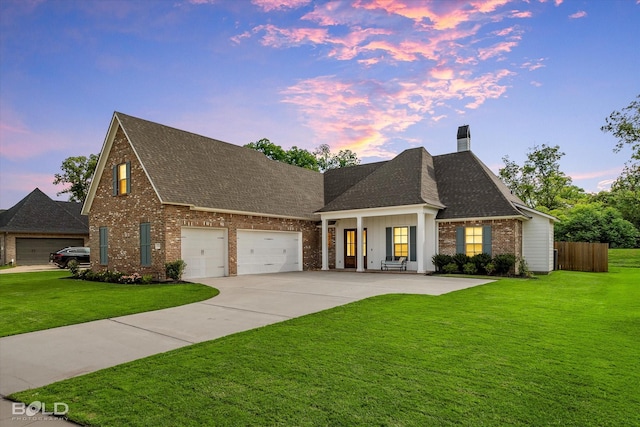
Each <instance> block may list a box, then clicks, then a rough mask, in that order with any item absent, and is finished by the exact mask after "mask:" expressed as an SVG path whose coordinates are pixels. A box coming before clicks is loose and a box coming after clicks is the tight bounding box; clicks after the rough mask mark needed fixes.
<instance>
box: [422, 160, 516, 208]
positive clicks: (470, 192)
mask: <svg viewBox="0 0 640 427" xmlns="http://www.w3.org/2000/svg"><path fill="white" fill-rule="evenodd" d="M433 163H434V166H435V170H436V179H437V181H438V193H439V194H440V200H442V203H443V204H444V205H445V206H446V208H445V209H442V210H441V211H440V212H439V213H438V216H437V218H438V219H459V218H480V217H497V216H498V217H499V216H514V215H515V216H518V215H519V216H522V215H523V213H522V212H520V211H519V210H518V209H517V207H516V206H515V205H514V203H515V204H520V205H523V206H524V205H525V204H524V202H522V201H521V200H520V199H519V198H518V197H516V196H515V195H513V194H511V191H510V190H509V188H507V186H506V185H505V184H504V183H503V182H502V181H500V179H499V178H498V177H497V176H496V175H495V174H494V173H493V172H491V170H490V169H489V168H488V167H487V166H486V165H485V164H484V163H482V162H481V161H480V159H478V158H477V157H476V156H475V155H474V154H473V153H472V152H471V151H462V152H458V153H451V154H444V155H441V156H435V157H434V158H433Z"/></svg>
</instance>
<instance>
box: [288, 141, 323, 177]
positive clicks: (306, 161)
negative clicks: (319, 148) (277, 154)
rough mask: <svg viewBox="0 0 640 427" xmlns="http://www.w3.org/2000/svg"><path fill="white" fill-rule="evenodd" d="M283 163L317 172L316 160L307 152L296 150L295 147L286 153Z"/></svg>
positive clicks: (300, 149) (301, 149)
mask: <svg viewBox="0 0 640 427" xmlns="http://www.w3.org/2000/svg"><path fill="white" fill-rule="evenodd" d="M285 163H289V164H290V165H294V166H300V167H301V168H306V169H311V170H312V171H319V170H320V169H319V167H318V160H317V159H316V157H315V156H314V155H313V154H311V153H310V152H309V151H307V150H305V149H303V148H298V147H296V146H295V145H294V146H293V147H291V149H290V150H287V151H286V157H285Z"/></svg>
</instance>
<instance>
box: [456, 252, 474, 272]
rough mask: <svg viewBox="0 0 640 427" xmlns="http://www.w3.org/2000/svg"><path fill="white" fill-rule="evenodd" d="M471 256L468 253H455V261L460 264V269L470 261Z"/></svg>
mask: <svg viewBox="0 0 640 427" xmlns="http://www.w3.org/2000/svg"><path fill="white" fill-rule="evenodd" d="M469 259H470V258H469V256H468V255H467V254H455V255H454V256H453V262H455V263H456V264H457V265H458V270H462V266H464V265H465V264H466V263H468V262H469Z"/></svg>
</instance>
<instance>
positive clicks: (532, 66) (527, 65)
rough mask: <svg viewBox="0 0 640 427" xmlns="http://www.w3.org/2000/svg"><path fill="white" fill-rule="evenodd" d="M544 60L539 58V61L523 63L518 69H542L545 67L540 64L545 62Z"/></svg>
mask: <svg viewBox="0 0 640 427" xmlns="http://www.w3.org/2000/svg"><path fill="white" fill-rule="evenodd" d="M545 59H546V58H539V59H534V60H532V61H527V62H524V63H523V64H522V65H520V68H525V69H527V70H529V71H535V70H537V69H538V68H543V67H544V66H545V65H544V64H543V63H542V62H543V61H545Z"/></svg>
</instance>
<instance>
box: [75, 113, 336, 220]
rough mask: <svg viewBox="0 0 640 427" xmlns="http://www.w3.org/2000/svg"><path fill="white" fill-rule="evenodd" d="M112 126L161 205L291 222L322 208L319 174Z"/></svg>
mask: <svg viewBox="0 0 640 427" xmlns="http://www.w3.org/2000/svg"><path fill="white" fill-rule="evenodd" d="M111 126H112V127H114V126H121V127H122V129H123V131H124V133H125V135H126V136H127V139H128V141H129V143H130V144H131V147H132V148H133V150H134V152H135V153H136V156H137V157H138V160H139V161H140V164H141V165H142V167H143V169H144V171H145V173H146V174H147V177H148V178H149V181H150V182H151V184H152V185H153V187H154V189H155V191H156V193H157V195H158V197H159V199H160V201H161V202H162V203H167V204H179V205H189V206H193V207H196V208H205V209H213V210H221V211H222V210H224V211H234V212H239V213H248V214H252V213H254V214H266V215H275V216H284V217H293V218H313V217H314V214H313V212H315V211H317V210H318V209H319V208H321V207H322V205H323V182H324V180H323V176H322V174H321V173H319V172H315V171H310V170H307V169H303V168H300V167H297V166H292V165H288V164H284V163H280V162H276V161H274V160H271V159H268V158H267V157H266V156H265V155H264V154H262V153H260V152H257V151H255V150H251V149H248V148H244V147H240V146H237V145H233V144H229V143H226V142H222V141H218V140H215V139H211V138H207V137H204V136H201V135H196V134H194V133H190V132H186V131H182V130H179V129H175V128H171V127H168V126H164V125H161V124H158V123H153V122H150V121H147V120H142V119H139V118H135V117H132V116H128V115H126V114H122V113H118V112H116V113H114V120H113V121H112V125H111ZM109 134H115V132H114V131H112V130H110V132H109ZM110 144H111V143H110V142H109V141H107V142H105V146H104V147H103V151H107V152H108V151H109V149H110ZM104 155H105V153H104V152H103V153H102V154H101V156H104ZM107 155H108V154H107ZM99 167H100V168H101V169H100V172H99V173H104V161H103V162H102V164H100V162H99ZM96 176H97V177H98V175H96ZM97 179H99V177H98V178H97ZM97 179H95V178H94V181H96V180H97ZM92 184H93V183H92ZM94 194H95V189H94V191H93V193H91V192H90V196H91V197H93V195H94ZM88 202H89V204H88V206H85V211H87V210H88V209H90V201H88Z"/></svg>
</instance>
